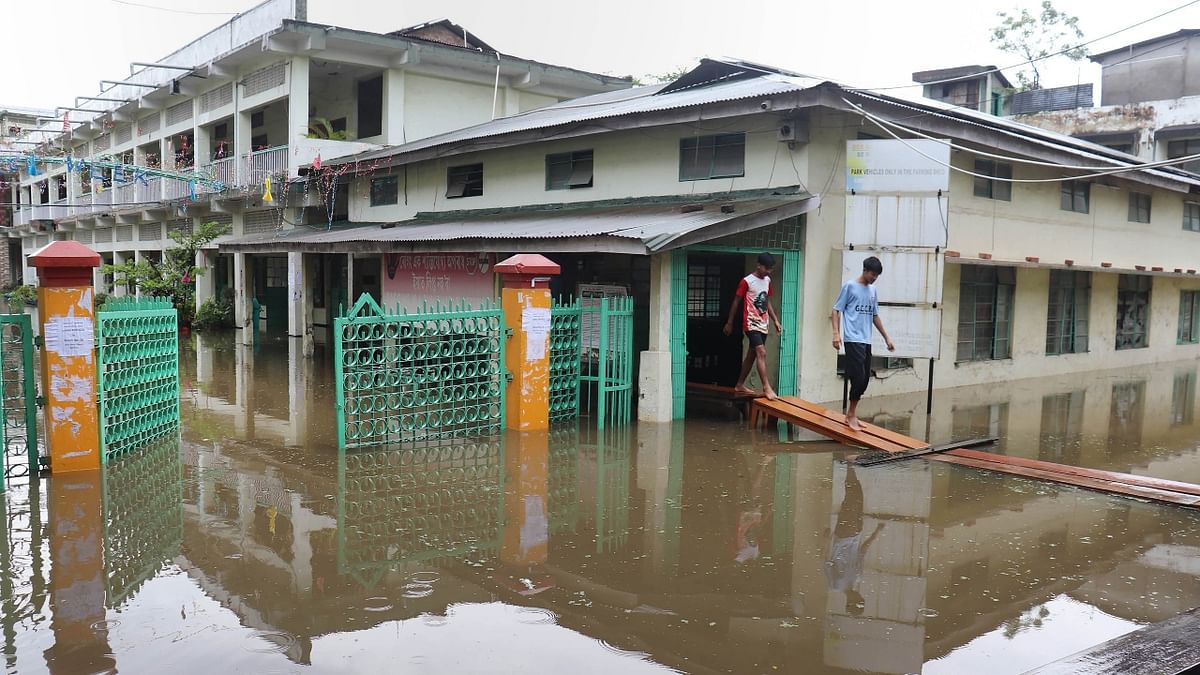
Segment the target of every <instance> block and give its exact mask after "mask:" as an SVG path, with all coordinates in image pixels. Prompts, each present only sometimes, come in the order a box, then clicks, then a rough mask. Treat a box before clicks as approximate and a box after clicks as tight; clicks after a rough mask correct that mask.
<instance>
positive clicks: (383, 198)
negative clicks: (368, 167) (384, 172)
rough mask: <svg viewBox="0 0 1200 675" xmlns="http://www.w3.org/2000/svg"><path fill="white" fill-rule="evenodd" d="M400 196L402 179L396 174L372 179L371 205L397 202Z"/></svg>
mask: <svg viewBox="0 0 1200 675" xmlns="http://www.w3.org/2000/svg"><path fill="white" fill-rule="evenodd" d="M399 197H400V180H399V178H398V177H396V176H383V177H382V178H372V179H371V206H387V205H389V204H395V203H396V202H397V201H398V200H399Z"/></svg>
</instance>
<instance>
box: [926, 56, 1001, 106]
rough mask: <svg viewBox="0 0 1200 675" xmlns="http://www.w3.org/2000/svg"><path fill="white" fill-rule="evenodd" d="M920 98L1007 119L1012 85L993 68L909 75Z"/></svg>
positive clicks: (951, 69) (939, 70) (929, 71)
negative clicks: (918, 89) (919, 91)
mask: <svg viewBox="0 0 1200 675" xmlns="http://www.w3.org/2000/svg"><path fill="white" fill-rule="evenodd" d="M912 79H913V81H914V82H916V83H917V84H920V85H922V87H921V95H922V96H924V97H925V98H928V99H933V100H934V101H941V102H942V103H949V104H951V105H958V106H963V107H966V108H970V109H972V110H978V111H979V112H982V113H990V114H992V115H1007V114H1008V113H1009V110H1010V109H1011V107H1012V91H1013V86H1012V83H1011V82H1009V81H1008V78H1007V77H1005V76H1004V73H1003V72H1001V71H1000V70H999V69H998V68H996V66H959V67H957V68H939V69H938V70H922V71H919V72H916V73H913V74H912Z"/></svg>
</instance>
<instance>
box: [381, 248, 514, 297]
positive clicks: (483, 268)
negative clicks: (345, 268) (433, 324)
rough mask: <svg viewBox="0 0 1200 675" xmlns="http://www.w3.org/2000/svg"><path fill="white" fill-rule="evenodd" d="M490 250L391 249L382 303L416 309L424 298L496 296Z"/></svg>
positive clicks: (384, 279)
mask: <svg viewBox="0 0 1200 675" xmlns="http://www.w3.org/2000/svg"><path fill="white" fill-rule="evenodd" d="M492 264H493V258H492V254H491V253H388V254H385V255H384V256H383V272H384V273H383V304H384V305H385V306H387V307H394V306H395V305H396V304H397V303H399V305H400V307H402V308H404V309H407V310H409V311H412V310H415V309H416V308H417V307H419V306H420V305H421V303H422V302H423V301H429V302H433V301H435V300H440V301H442V302H445V301H447V300H455V301H458V300H463V299H466V300H467V301H468V302H470V303H471V304H472V305H478V304H479V302H480V301H481V300H483V299H492V298H495V297H496V288H495V281H494V279H495V275H494V274H493V273H492Z"/></svg>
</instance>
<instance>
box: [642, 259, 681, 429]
mask: <svg viewBox="0 0 1200 675" xmlns="http://www.w3.org/2000/svg"><path fill="white" fill-rule="evenodd" d="M679 329H680V330H683V327H682V326H680V327H679ZM641 363H642V367H641V372H639V373H638V420H639V421H642V422H670V421H671V419H672V417H673V396H674V392H673V389H672V382H671V253H669V252H668V253H659V254H657V255H654V256H651V258H650V343H649V349H647V350H646V351H644V352H642V357H641Z"/></svg>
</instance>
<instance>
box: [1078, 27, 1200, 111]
mask: <svg viewBox="0 0 1200 675" xmlns="http://www.w3.org/2000/svg"><path fill="white" fill-rule="evenodd" d="M1101 66H1102V67H1103V71H1102V74H1101V87H1102V88H1101V99H1100V102H1101V104H1103V105H1123V104H1126V103H1138V102H1141V101H1159V100H1163V99H1169V98H1180V97H1182V96H1195V95H1197V94H1200V38H1198V37H1192V38H1188V39H1184V40H1180V41H1172V40H1163V41H1160V42H1154V43H1151V44H1148V45H1144V46H1141V47H1135V48H1132V49H1129V50H1127V51H1124V52H1121V53H1119V54H1113V55H1111V56H1108V57H1106V58H1105V59H1104V60H1103V61H1102V62H1101Z"/></svg>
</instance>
